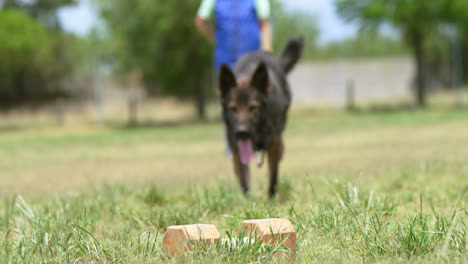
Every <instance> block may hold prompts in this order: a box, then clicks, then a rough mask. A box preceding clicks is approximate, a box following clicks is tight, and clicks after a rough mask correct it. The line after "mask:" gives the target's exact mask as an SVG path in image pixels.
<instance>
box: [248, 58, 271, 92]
mask: <svg viewBox="0 0 468 264" xmlns="http://www.w3.org/2000/svg"><path fill="white" fill-rule="evenodd" d="M251 85H252V86H253V87H254V88H255V89H256V90H257V91H259V92H260V93H261V94H263V95H265V96H266V95H268V92H269V90H270V78H269V77H268V69H267V66H266V65H265V63H264V62H263V61H262V62H260V64H259V65H258V66H257V69H256V70H255V73H254V74H253V77H252V81H251Z"/></svg>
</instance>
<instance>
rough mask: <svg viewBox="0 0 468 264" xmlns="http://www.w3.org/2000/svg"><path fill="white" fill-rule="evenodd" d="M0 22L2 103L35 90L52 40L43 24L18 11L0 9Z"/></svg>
mask: <svg viewBox="0 0 468 264" xmlns="http://www.w3.org/2000/svg"><path fill="white" fill-rule="evenodd" d="M0 24H1V25H2V27H1V28H0V39H2V41H1V42H0V58H1V59H0V75H1V76H2V78H1V79H0V94H1V95H2V96H1V98H2V99H1V100H0V101H3V102H4V103H5V99H7V100H8V99H13V100H21V99H22V98H21V97H25V96H27V94H30V93H36V92H37V91H35V90H34V89H35V88H36V85H37V82H41V81H42V77H44V76H43V75H42V74H41V73H40V70H41V69H42V67H43V64H49V63H51V61H50V60H49V58H50V56H51V53H52V50H51V48H50V45H51V41H52V40H51V39H50V38H49V35H48V32H47V29H46V28H45V27H44V26H43V25H41V24H39V23H38V22H36V21H35V20H33V19H31V18H30V17H29V16H27V15H26V14H24V13H23V12H21V11H19V10H0ZM48 74H50V73H49V72H45V73H44V75H48Z"/></svg>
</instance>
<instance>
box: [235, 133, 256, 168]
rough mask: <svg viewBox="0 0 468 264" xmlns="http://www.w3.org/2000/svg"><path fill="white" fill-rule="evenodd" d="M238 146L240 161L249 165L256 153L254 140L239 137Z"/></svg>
mask: <svg viewBox="0 0 468 264" xmlns="http://www.w3.org/2000/svg"><path fill="white" fill-rule="evenodd" d="M237 147H238V148H239V155H240V161H241V163H242V164H243V165H249V163H250V162H251V161H252V160H253V159H254V157H255V153H254V149H253V144H252V140H251V139H249V138H247V139H238V140H237Z"/></svg>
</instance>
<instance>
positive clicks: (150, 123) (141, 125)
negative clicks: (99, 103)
mask: <svg viewBox="0 0 468 264" xmlns="http://www.w3.org/2000/svg"><path fill="white" fill-rule="evenodd" d="M221 122H222V120H221V118H212V119H190V118H187V119H182V120H165V121H154V120H147V121H141V122H136V123H122V122H118V121H114V122H113V121H110V122H107V123H106V127H111V128H115V129H125V130H138V129H151V128H174V127H184V126H195V125H213V124H220V123H221Z"/></svg>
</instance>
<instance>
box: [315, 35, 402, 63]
mask: <svg viewBox="0 0 468 264" xmlns="http://www.w3.org/2000/svg"><path fill="white" fill-rule="evenodd" d="M407 53H408V51H407V49H406V47H405V45H404V44H403V43H402V42H401V40H399V39H398V38H393V37H389V36H385V35H383V34H382V33H380V32H379V31H367V30H363V31H361V32H359V34H358V35H357V36H355V37H352V38H348V39H344V40H341V41H336V42H331V43H328V44H326V45H324V46H323V47H320V48H319V50H318V52H317V54H316V55H315V57H314V58H318V59H333V58H337V57H338V58H368V57H385V56H400V55H406V54H407Z"/></svg>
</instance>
